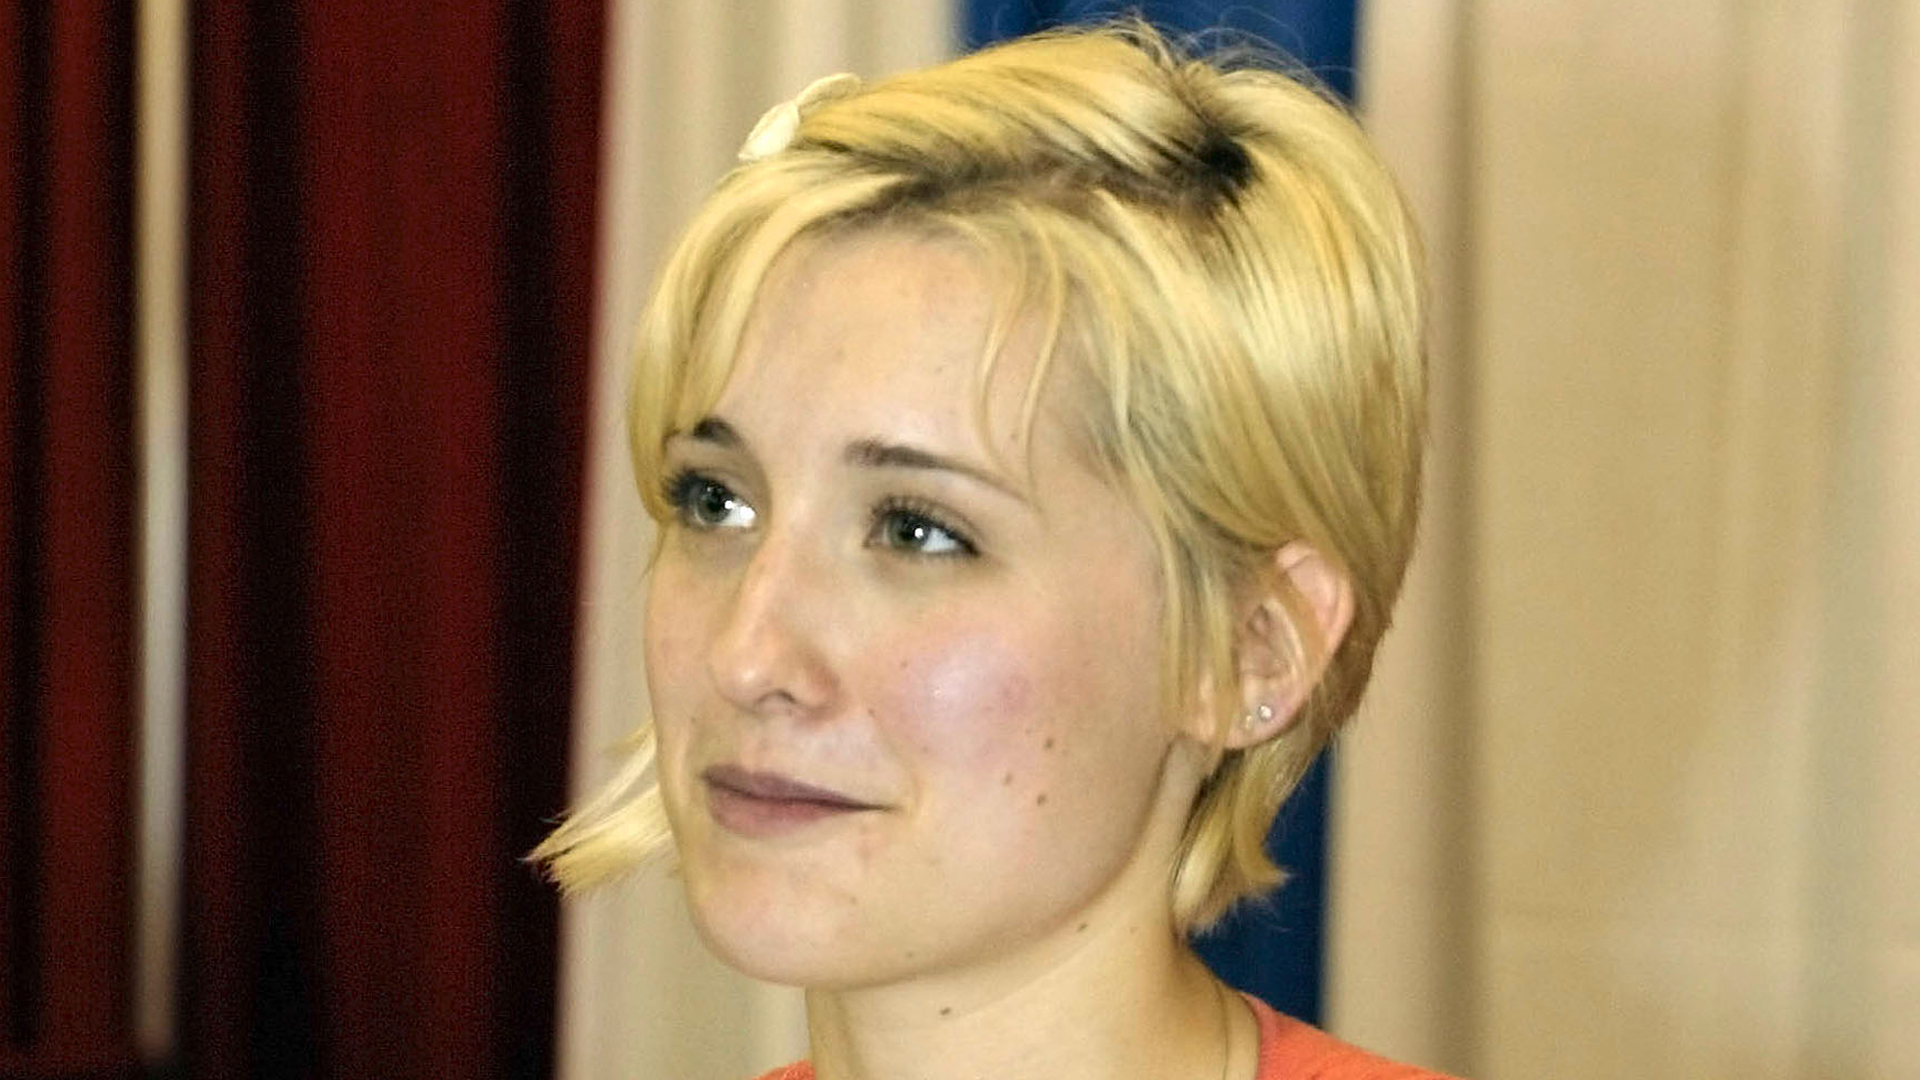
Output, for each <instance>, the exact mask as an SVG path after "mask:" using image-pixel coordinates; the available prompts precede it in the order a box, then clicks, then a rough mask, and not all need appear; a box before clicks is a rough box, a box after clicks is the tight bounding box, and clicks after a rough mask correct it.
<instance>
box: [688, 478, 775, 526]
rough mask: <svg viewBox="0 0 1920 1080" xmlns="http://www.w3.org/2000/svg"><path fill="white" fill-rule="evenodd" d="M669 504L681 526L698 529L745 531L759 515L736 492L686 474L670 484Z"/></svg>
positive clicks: (713, 480) (716, 481)
mask: <svg viewBox="0 0 1920 1080" xmlns="http://www.w3.org/2000/svg"><path fill="white" fill-rule="evenodd" d="M666 496H667V503H668V505H670V506H672V507H673V508H674V511H675V513H676V515H677V516H678V517H679V518H680V522H681V524H684V525H689V526H692V527H693V528H696V529H746V528H751V527H752V526H753V522H754V519H755V517H757V516H758V515H756V514H755V513H754V509H753V507H752V506H749V505H748V504H747V501H746V500H745V499H743V498H741V497H740V496H738V495H736V494H734V493H733V489H732V488H730V487H728V486H727V485H725V484H723V483H721V482H720V481H718V480H715V479H713V478H712V477H710V476H703V475H701V474H700V473H697V472H693V471H692V470H686V471H683V472H679V473H675V474H674V475H673V477H672V478H671V479H669V480H668V481H667V490H666Z"/></svg>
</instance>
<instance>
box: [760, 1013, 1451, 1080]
mask: <svg viewBox="0 0 1920 1080" xmlns="http://www.w3.org/2000/svg"><path fill="white" fill-rule="evenodd" d="M1241 996H1242V997H1244V998H1246V999H1247V1004H1248V1005H1250V1006H1252V1007H1253V1015H1254V1019H1256V1020H1258V1021H1259V1023H1260V1072H1259V1073H1258V1075H1257V1076H1256V1077H1255V1078H1254V1080H1447V1078H1446V1077H1444V1076H1442V1075H1441V1074H1439V1073H1435V1072H1428V1071H1426V1070H1425V1069H1416V1068H1414V1067H1413V1066H1411V1065H1395V1064H1394V1063H1393V1062H1391V1061H1388V1060H1387V1059H1386V1058H1383V1057H1375V1056H1374V1055H1372V1054H1369V1053H1367V1052H1366V1051H1365V1050H1362V1049H1360V1048H1359V1047H1356V1046H1348V1045H1347V1044H1346V1043H1343V1042H1341V1041H1340V1040H1339V1039H1336V1038H1334V1037H1333V1036H1331V1035H1329V1034H1327V1033H1326V1032H1324V1031H1321V1030H1320V1029H1319V1028H1317V1027H1314V1026H1313V1025H1312V1024H1306V1023H1302V1022H1301V1021H1299V1020H1295V1019H1294V1018H1293V1017H1291V1016H1286V1015H1283V1014H1281V1013H1278V1012H1275V1011H1274V1009H1273V1006H1271V1005H1268V1004H1267V1003H1266V1002H1264V1001H1261V1000H1260V999H1259V998H1257V997H1253V996H1252V995H1249V994H1242V995H1241ZM760 1080H814V1076H813V1066H811V1065H809V1064H807V1063H806V1062H804V1061H801V1062H796V1063H794V1064H792V1065H786V1066H782V1067H781V1068H778V1069H775V1070H773V1071H772V1072H770V1073H768V1074H767V1075H765V1076H763V1077H761V1078H760Z"/></svg>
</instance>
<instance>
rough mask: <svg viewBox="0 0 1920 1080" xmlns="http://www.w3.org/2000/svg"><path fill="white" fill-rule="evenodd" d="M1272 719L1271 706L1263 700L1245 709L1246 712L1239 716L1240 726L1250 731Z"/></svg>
mask: <svg viewBox="0 0 1920 1080" xmlns="http://www.w3.org/2000/svg"><path fill="white" fill-rule="evenodd" d="M1272 719H1273V706H1271V705H1269V704H1267V703H1266V702H1264V701H1263V702H1261V703H1260V704H1258V705H1255V706H1254V707H1253V708H1251V709H1248V710H1247V714H1246V715H1245V716H1242V717H1241V718H1240V726H1241V727H1243V728H1246V729H1247V730H1248V731H1252V730H1253V729H1254V728H1257V727H1259V726H1260V725H1262V724H1264V723H1266V722H1267V721H1269V720H1272Z"/></svg>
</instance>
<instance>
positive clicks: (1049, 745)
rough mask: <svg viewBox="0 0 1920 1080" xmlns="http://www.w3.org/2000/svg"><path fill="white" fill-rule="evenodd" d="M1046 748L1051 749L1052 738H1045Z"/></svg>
mask: <svg viewBox="0 0 1920 1080" xmlns="http://www.w3.org/2000/svg"><path fill="white" fill-rule="evenodd" d="M1046 748H1047V749H1049V750H1051V749H1053V740H1052V739H1048V740H1047V742H1046Z"/></svg>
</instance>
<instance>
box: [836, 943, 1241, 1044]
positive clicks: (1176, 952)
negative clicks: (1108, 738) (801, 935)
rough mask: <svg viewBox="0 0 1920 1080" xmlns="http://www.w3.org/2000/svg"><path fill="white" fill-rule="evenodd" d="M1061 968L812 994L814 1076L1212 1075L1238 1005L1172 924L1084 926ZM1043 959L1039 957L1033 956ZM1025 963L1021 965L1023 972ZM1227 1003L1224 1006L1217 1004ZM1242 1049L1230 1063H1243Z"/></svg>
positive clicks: (1012, 966)
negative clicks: (1160, 928)
mask: <svg viewBox="0 0 1920 1080" xmlns="http://www.w3.org/2000/svg"><path fill="white" fill-rule="evenodd" d="M1076 936H1079V937H1082V938H1084V939H1085V940H1084V942H1083V943H1082V945H1081V947H1079V948H1077V949H1074V950H1072V951H1071V952H1070V954H1069V955H1066V956H1062V957H1056V958H1054V959H1055V960H1057V961H1058V962H1056V963H1049V964H1044V965H1034V966H1029V965H1026V964H1021V963H1018V962H1014V963H1005V964H1001V965H998V966H997V967H998V970H993V971H974V972H969V973H967V974H966V975H964V976H953V977H947V978H936V977H929V978H924V979H921V980H917V981H916V982H914V983H913V984H909V985H900V986H890V987H885V988H875V989H865V990H853V991H820V990H815V991H810V992H808V994H807V1025H808V1035H809V1038H810V1040H811V1042H812V1056H813V1065H814V1070H815V1073H816V1075H817V1076H818V1077H819V1080H898V1078H902V1077H913V1078H915V1080H959V1078H961V1077H968V1078H974V1077H980V1076H992V1077H996V1078H999V1080H1028V1078H1035V1080H1038V1078H1040V1077H1046V1078H1048V1080H1082V1078H1088V1080H1091V1078H1094V1077H1099V1078H1102V1080H1126V1078H1134V1077H1139V1078H1147V1077H1153V1078H1156V1080H1164V1078H1169V1077H1178V1078H1188V1077H1191V1078H1192V1080H1215V1078H1216V1077H1219V1076H1220V1075H1221V1074H1222V1072H1223V1071H1224V1063H1225V1061H1226V1060H1227V1055H1228V1053H1229V1048H1230V1047H1232V1046H1233V1045H1234V1043H1235V1042H1236V1041H1240V1040H1236V1038H1235V1036H1236V1035H1241V1034H1243V1033H1242V1032H1240V1031H1239V1030H1238V1029H1239V1028H1241V1027H1244V1026H1245V1024H1241V1023H1237V1021H1239V1020H1241V1019H1243V1018H1244V1019H1245V1020H1247V1021H1249V1022H1250V1019H1251V1018H1250V1017H1245V1015H1244V1014H1245V1013H1246V1009H1245V1007H1244V1005H1242V1004H1241V1003H1240V1002H1239V1000H1238V999H1237V998H1227V997H1223V990H1222V988H1221V987H1220V986H1219V984H1218V983H1217V982H1216V980H1215V979H1214V977H1213V975H1212V974H1211V973H1210V972H1208V971H1207V970H1206V968H1205V967H1204V966H1203V965H1202V964H1201V963H1200V962H1199V960H1197V959H1196V958H1195V957H1194V956H1193V954H1192V952H1191V951H1190V950H1188V949H1187V947H1186V946H1185V944H1184V943H1182V942H1180V941H1179V940H1178V939H1177V938H1175V937H1174V935H1173V934H1172V933H1171V931H1160V932H1157V933H1156V932H1153V931H1152V930H1150V928H1148V927H1141V926H1125V925H1122V926H1112V927H1107V928H1104V929H1100V930H1096V929H1095V928H1093V927H1089V929H1088V930H1086V931H1082V932H1080V933H1079V934H1077V935H1076ZM1035 959H1037V958H1035ZM1023 969H1024V970H1023ZM1223 1002H1228V1003H1229V1004H1230V1006H1231V1007H1230V1008H1223ZM1252 1056H1253V1055H1252V1052H1251V1050H1248V1049H1245V1048H1240V1049H1238V1050H1237V1052H1235V1053H1233V1054H1232V1057H1233V1059H1234V1060H1237V1061H1250V1060H1251V1059H1252Z"/></svg>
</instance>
